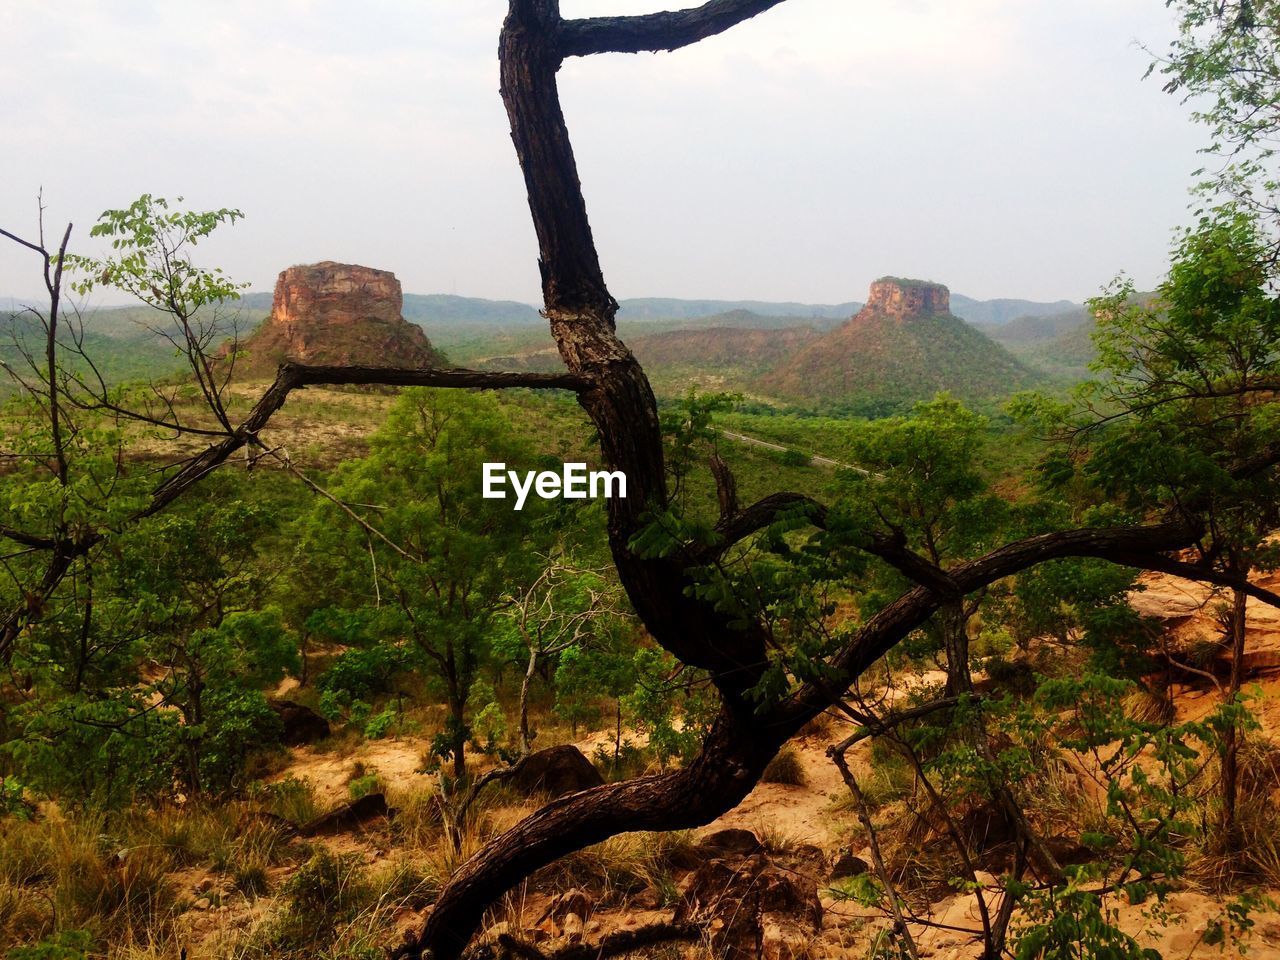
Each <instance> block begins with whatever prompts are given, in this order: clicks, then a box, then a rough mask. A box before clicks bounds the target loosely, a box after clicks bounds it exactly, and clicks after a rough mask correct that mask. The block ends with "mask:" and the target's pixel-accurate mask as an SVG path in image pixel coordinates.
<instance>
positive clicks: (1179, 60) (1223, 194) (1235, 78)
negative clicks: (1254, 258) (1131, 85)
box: [1148, 0, 1280, 244]
mask: <svg viewBox="0 0 1280 960" xmlns="http://www.w3.org/2000/svg"><path fill="white" fill-rule="evenodd" d="M1166 5H1167V6H1168V7H1169V8H1170V9H1172V10H1173V11H1174V13H1175V15H1176V17H1177V22H1178V28H1179V32H1178V36H1177V38H1176V39H1175V40H1174V41H1173V43H1172V44H1171V45H1170V50H1169V54H1168V56H1167V57H1163V58H1161V59H1159V60H1158V61H1157V63H1155V64H1153V66H1152V68H1151V70H1152V71H1154V70H1157V69H1158V70H1159V72H1160V73H1161V74H1162V75H1163V76H1165V77H1166V78H1167V81H1166V83H1165V90H1166V91H1167V92H1169V93H1173V94H1176V95H1178V96H1179V97H1181V98H1182V101H1183V102H1184V103H1191V104H1193V105H1194V108H1195V109H1194V111H1193V113H1192V116H1193V117H1194V118H1195V119H1196V120H1198V121H1199V122H1200V123H1202V124H1204V126H1205V127H1207V128H1208V132H1209V137H1210V141H1209V144H1208V146H1207V147H1206V148H1205V149H1204V151H1203V152H1204V153H1206V154H1208V155H1209V156H1210V157H1212V158H1213V161H1214V162H1216V163H1217V164H1218V166H1216V167H1215V168H1213V169H1210V170H1209V171H1208V173H1207V177H1206V179H1205V180H1204V181H1203V182H1202V183H1201V184H1200V185H1199V187H1200V192H1201V193H1202V194H1204V195H1206V196H1209V197H1218V198H1226V199H1229V200H1231V201H1234V202H1236V203H1238V204H1240V205H1241V206H1242V207H1244V208H1245V209H1248V210H1251V211H1253V212H1255V213H1257V214H1259V215H1260V216H1261V217H1263V218H1265V219H1266V221H1267V229H1268V230H1269V231H1270V234H1271V236H1272V243H1273V244H1274V243H1275V242H1277V241H1280V235H1277V232H1276V231H1277V228H1280V217H1278V215H1277V211H1276V207H1275V203H1274V199H1273V198H1274V197H1275V195H1276V191H1277V187H1278V186H1280V181H1277V179H1276V175H1275V165H1274V162H1273V161H1274V158H1275V156H1276V141H1277V137H1278V136H1280V65H1278V64H1280V4H1278V3H1277V2H1276V0H1166ZM1150 72H1151V71H1148V73H1150ZM1205 172H1206V171H1201V173H1202V174H1204V173H1205Z"/></svg>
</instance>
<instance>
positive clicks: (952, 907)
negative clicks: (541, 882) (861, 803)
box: [183, 576, 1280, 960]
mask: <svg viewBox="0 0 1280 960" xmlns="http://www.w3.org/2000/svg"><path fill="white" fill-rule="evenodd" d="M1260 582H1262V583H1263V584H1264V585H1266V586H1267V587H1268V588H1277V587H1280V577H1276V576H1267V577H1263V578H1260ZM1143 588H1144V589H1142V590H1141V591H1140V592H1139V593H1137V594H1136V595H1135V597H1134V601H1135V605H1137V606H1138V607H1139V609H1140V610H1141V612H1143V613H1145V614H1148V615H1150V616H1154V617H1157V618H1159V619H1160V620H1162V621H1163V622H1164V623H1165V625H1166V627H1167V628H1168V629H1169V631H1170V634H1171V637H1172V638H1173V639H1174V640H1175V641H1176V642H1177V643H1178V644H1179V645H1181V646H1186V645H1188V644H1191V643H1194V642H1196V641H1197V640H1203V639H1212V638H1213V637H1214V636H1215V635H1216V634H1215V631H1218V630H1219V629H1220V628H1219V627H1218V626H1217V622H1216V619H1215V617H1216V614H1215V605H1216V604H1217V603H1218V600H1219V598H1218V597H1217V596H1216V595H1215V594H1214V592H1213V591H1211V590H1208V589H1205V588H1203V587H1200V586H1198V585H1189V584H1187V583H1186V582H1185V581H1181V580H1177V579H1175V578H1172V577H1165V576H1149V577H1145V578H1144V579H1143ZM1249 613H1250V629H1249V634H1248V638H1247V645H1248V651H1249V653H1250V655H1251V659H1250V660H1247V661H1246V663H1247V664H1250V665H1252V666H1255V667H1258V671H1257V672H1256V674H1255V675H1254V676H1253V677H1252V686H1253V688H1254V690H1255V694H1256V699H1255V702H1254V707H1255V710H1256V711H1257V712H1258V714H1259V717H1260V720H1261V722H1262V726H1263V731H1262V732H1263V734H1264V735H1266V736H1268V737H1270V738H1272V739H1273V740H1274V739H1278V738H1280V667H1278V668H1276V669H1272V668H1270V667H1268V666H1266V664H1267V663H1268V661H1267V660H1266V658H1265V656H1264V655H1269V652H1270V651H1272V650H1275V651H1276V652H1277V655H1278V656H1280V611H1277V610H1275V609H1274V608H1269V607H1266V606H1265V605H1262V604H1258V605H1256V606H1255V605H1254V604H1253V603H1252V602H1251V604H1250V608H1249ZM1278 663H1280V661H1278ZM940 679H941V675H940V674H929V675H925V676H922V677H918V678H916V679H915V681H914V683H915V684H916V685H920V684H935V683H937V682H938V681H939V680H940ZM280 692H282V693H287V691H280ZM1175 692H1176V694H1177V702H1178V707H1179V715H1180V717H1182V718H1184V719H1185V718H1192V717H1197V716H1202V715H1204V714H1205V713H1207V712H1209V711H1210V710H1211V709H1213V707H1214V706H1215V705H1216V703H1217V701H1218V693H1217V691H1215V690H1214V689H1212V688H1207V689H1193V688H1191V687H1187V686H1183V687H1179V688H1178V689H1177V690H1176V691H1175ZM849 729H850V727H849V724H848V723H847V722H845V721H842V720H836V721H834V722H832V723H830V724H829V725H827V727H826V728H825V729H822V730H821V731H820V732H816V733H813V734H811V735H809V736H807V737H804V738H801V739H798V740H796V741H795V742H794V743H793V744H792V748H793V749H794V750H795V751H796V753H797V756H798V758H799V760H800V764H801V766H802V768H803V770H804V779H805V783H804V785H802V786H788V785H783V784H774V783H762V784H760V785H759V786H757V787H756V789H755V790H753V791H752V792H751V794H750V795H749V796H748V797H747V798H746V799H745V800H744V801H743V802H742V803H741V804H740V805H739V806H738V807H737V808H736V809H734V810H732V811H730V812H729V813H727V814H725V815H724V816H723V817H721V818H719V819H718V820H717V821H715V822H714V823H712V824H710V825H708V826H707V827H705V828H704V829H703V831H701V832H703V833H707V832H711V831H714V830H719V829H724V828H727V827H740V828H746V829H749V830H753V831H755V832H756V833H757V834H758V835H760V836H761V837H763V838H767V839H771V840H774V841H775V842H776V841H783V842H786V843H789V844H791V845H796V844H809V845H813V846H817V847H819V848H820V849H821V850H822V851H823V852H824V854H825V855H826V857H827V862H828V863H830V862H832V861H834V859H835V858H837V857H838V856H839V855H840V854H842V853H843V852H845V851H846V850H848V849H849V845H848V840H847V838H848V837H849V836H850V835H851V834H853V835H856V833H857V829H856V823H855V818H854V816H853V814H852V813H850V812H847V811H845V812H840V811H839V809H838V808H837V807H836V805H835V801H837V800H840V799H841V798H843V797H844V795H845V790H846V788H845V786H844V784H843V782H842V780H841V779H840V776H839V773H838V771H837V770H836V768H835V766H834V765H833V764H832V763H831V761H830V759H829V758H828V757H827V754H826V751H827V749H828V747H829V746H830V745H831V744H833V743H836V742H838V741H839V740H841V739H843V738H844V737H845V736H847V734H848V732H849ZM628 737H629V739H631V740H632V741H633V742H643V739H644V738H643V737H642V736H638V735H637V734H635V733H634V732H632V733H629V734H628ZM606 741H607V742H612V734H611V732H609V731H605V732H600V733H595V734H592V735H590V736H587V737H584V738H583V739H582V740H581V742H580V743H579V744H578V745H579V747H580V748H581V749H582V750H583V752H584V753H586V754H587V755H588V756H590V755H591V754H592V753H593V752H594V751H595V749H596V747H598V746H600V745H601V744H603V743H605V742H606ZM428 744H429V738H427V737H404V738H391V739H385V740H378V741H370V742H362V743H360V744H359V745H358V746H357V747H356V748H355V749H354V750H353V751H352V752H351V753H349V754H345V755H340V754H337V753H331V752H326V751H324V750H316V749H315V748H310V747H308V748H302V749H299V750H297V751H296V752H295V754H294V756H293V759H292V762H291V763H290V765H289V766H288V767H287V768H286V769H285V770H283V771H281V772H280V774H278V776H279V777H280V778H283V777H289V776H292V777H297V778H300V779H306V780H309V781H310V782H311V783H312V784H313V785H314V786H315V788H316V793H317V798H318V800H319V802H320V804H321V805H322V806H336V805H338V804H339V803H342V802H345V801H346V800H347V798H348V796H349V791H348V786H347V785H348V783H349V781H350V780H351V778H352V776H353V774H354V773H355V772H356V771H357V770H359V771H362V772H363V773H366V774H367V773H377V774H378V775H379V776H380V777H381V778H382V780H383V781H384V782H385V783H386V784H388V785H389V786H390V787H392V788H394V789H398V790H404V789H412V788H414V787H426V786H429V785H430V784H431V783H432V780H433V778H432V777H430V776H428V775H427V774H424V773H422V772H421V768H422V765H423V758H424V756H425V754H426V752H427V749H428ZM850 756H851V758H852V759H853V761H854V763H855V769H856V768H857V767H861V768H862V769H863V770H866V755H865V752H862V753H859V752H856V751H855V752H852V753H851V754H850ZM530 809H531V807H530V806H529V805H527V804H526V805H522V806H516V807H512V808H511V809H509V810H505V809H504V810H500V811H495V813H494V814H493V815H492V818H491V819H492V823H493V825H494V826H495V827H499V828H505V827H507V826H510V825H514V823H515V822H517V821H518V820H519V818H520V817H522V816H523V815H525V814H527V813H528V812H529V810H530ZM333 842H334V843H335V844H337V845H338V846H339V847H340V848H341V849H343V851H344V852H357V853H362V854H363V855H364V856H365V857H366V860H367V861H368V862H370V863H378V862H379V861H381V860H383V859H384V858H386V857H389V856H392V855H394V851H392V850H390V849H389V848H388V846H387V845H386V844H385V842H383V843H382V844H381V845H379V843H377V842H376V841H375V840H374V838H373V837H359V836H351V837H341V838H336V839H335V840H334V841H333ZM858 845H859V846H860V845H861V844H860V842H859V844H858ZM853 852H855V853H865V852H864V851H862V850H857V851H853ZM818 880H819V886H820V889H823V888H824V885H825V880H826V878H825V876H822V877H819V878H818ZM183 882H184V883H186V884H188V885H190V886H191V887H192V890H193V891H198V890H199V889H200V885H201V883H205V882H207V879H202V878H201V877H198V876H194V875H193V876H192V877H190V878H183ZM1275 895H1276V894H1273V896H1275ZM822 899H823V905H824V909H825V920H824V926H823V931H822V934H821V941H820V943H819V944H817V945H815V947H814V949H815V950H816V951H817V952H816V953H813V954H812V956H814V957H818V956H821V957H824V958H828V957H829V958H846V957H847V958H850V960H852V958H854V957H859V958H861V957H865V956H866V950H867V945H868V942H869V939H868V938H869V935H870V932H871V931H874V930H876V929H879V928H880V927H882V926H883V923H884V920H883V918H882V917H880V916H879V915H878V914H876V913H874V912H872V911H869V910H866V909H863V908H860V907H858V906H857V905H856V904H853V903H851V902H849V901H847V900H840V899H837V898H835V897H833V896H831V895H830V894H829V893H825V894H823V897H822ZM545 901H546V898H545V897H536V896H530V897H529V898H528V899H527V901H522V902H520V903H519V904H515V905H514V910H515V912H514V914H513V917H512V921H511V922H512V925H513V926H514V927H515V928H517V929H518V928H520V926H521V925H526V924H527V925H534V924H536V923H537V922H538V919H539V917H540V915H541V913H542V911H543V910H544V909H545V906H546V903H545ZM262 910H263V907H262V905H261V902H259V903H258V904H256V905H253V906H252V907H247V908H241V909H234V908H230V907H228V908H221V907H217V906H215V907H212V908H211V909H208V910H206V911H204V912H203V913H201V914H200V915H199V916H197V917H195V918H194V920H193V921H192V922H193V923H195V924H196V929H198V930H199V932H200V933H201V934H203V936H201V937H200V939H206V938H209V939H206V942H208V943H212V942H213V941H214V940H216V939H218V938H219V937H225V936H229V935H231V934H233V933H234V932H235V931H237V930H243V929H245V928H246V927H247V926H248V925H250V924H252V923H254V922H256V920H257V918H258V917H259V916H260V915H261V911H262ZM1222 910H1223V904H1222V902H1221V901H1220V900H1218V899H1215V898H1213V897H1210V896H1207V895H1205V894H1203V893H1199V892H1195V891H1193V890H1187V891H1184V892H1180V893H1177V894H1175V895H1174V896H1173V897H1172V898H1171V899H1170V900H1169V901H1168V911H1167V913H1168V916H1167V918H1162V919H1160V920H1152V919H1151V918H1149V917H1147V916H1145V915H1144V913H1143V909H1142V908H1141V907H1125V908H1123V909H1122V910H1121V918H1122V925H1123V926H1124V928H1125V929H1126V931H1128V932H1129V933H1131V934H1133V935H1134V936H1137V937H1138V938H1139V940H1140V942H1141V943H1142V944H1143V945H1144V946H1151V947H1155V948H1156V949H1159V950H1160V951H1161V952H1162V953H1163V955H1164V956H1165V957H1166V958H1167V960H1175V958H1191V957H1196V958H1198V957H1220V956H1228V955H1233V954H1234V951H1233V950H1228V951H1227V952H1226V953H1224V952H1223V951H1222V949H1221V948H1220V947H1217V946H1209V945H1206V944H1205V943H1203V940H1202V937H1203V934H1204V931H1205V930H1206V929H1207V927H1208V925H1209V924H1210V923H1211V922H1212V921H1214V920H1216V919H1217V918H1219V917H1220V916H1221V915H1222ZM666 917H667V914H666V913H660V912H655V911H652V910H647V909H643V908H642V905H640V904H632V905H630V906H629V907H626V908H619V909H610V910H604V911H600V912H598V913H597V914H596V915H595V922H596V923H599V924H600V925H601V926H599V927H596V926H595V923H593V925H592V926H593V932H600V931H607V930H610V929H614V928H625V927H631V926H637V925H642V924H644V923H648V922H652V921H654V920H658V919H666ZM415 919H416V918H415V917H413V916H407V917H405V918H404V922H405V924H409V923H412V922H413V921H414V920H415ZM932 919H933V920H935V921H937V922H940V923H942V924H944V925H947V926H953V927H968V928H974V927H976V926H977V925H978V912H977V907H976V899H975V897H974V896H973V895H971V894H966V895H955V896H951V897H948V898H945V899H943V900H941V901H939V902H937V903H935V904H934V905H933V912H932ZM1255 919H1256V921H1257V922H1256V926H1255V928H1254V931H1253V934H1252V938H1251V940H1250V949H1249V956H1251V957H1255V958H1264V960H1266V958H1280V916H1277V915H1276V914H1274V913H1269V912H1263V913H1260V914H1257V915H1256V917H1255ZM912 930H913V935H914V936H915V938H916V941H917V944H918V946H919V948H920V954H921V956H922V957H927V958H933V960H968V958H973V957H976V956H977V953H976V950H975V948H974V945H973V942H972V939H971V938H969V937H968V936H966V935H965V934H963V933H959V932H956V931H954V930H947V929H938V928H926V927H924V926H920V925H913V927H912ZM193 932H196V931H195V930H193Z"/></svg>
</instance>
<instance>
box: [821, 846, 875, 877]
mask: <svg viewBox="0 0 1280 960" xmlns="http://www.w3.org/2000/svg"><path fill="white" fill-rule="evenodd" d="M870 869H871V868H870V867H869V866H868V865H867V862H866V861H865V860H863V859H862V858H861V857H857V856H854V855H853V854H852V853H849V852H845V853H844V854H843V855H842V856H841V857H840V859H839V860H837V861H836V863H835V866H833V867H832V868H831V878H830V881H831V883H835V882H836V881H837V880H847V879H849V878H850V877H858V876H861V875H862V874H864V873H866V872H867V871H869V870H870Z"/></svg>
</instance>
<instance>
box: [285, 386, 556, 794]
mask: <svg viewBox="0 0 1280 960" xmlns="http://www.w3.org/2000/svg"><path fill="white" fill-rule="evenodd" d="M371 446H372V449H371V451H370V454H369V456H368V457H366V458H364V459H363V460H360V461H357V462H355V463H353V464H351V465H349V466H348V467H347V468H346V469H343V470H340V471H339V473H338V476H337V477H336V478H335V482H334V483H333V484H332V488H331V493H332V495H333V496H334V497H335V498H336V499H337V500H338V501H340V502H342V503H354V504H360V505H362V506H360V507H356V508H351V507H343V508H342V509H341V510H340V509H339V508H338V507H336V506H335V504H334V503H333V502H332V501H330V500H323V501H321V502H319V503H318V504H317V509H316V512H315V514H314V515H313V516H312V517H311V518H310V520H309V533H308V535H307V539H306V541H305V542H304V544H303V547H302V550H301V551H300V553H301V559H302V562H303V564H304V565H308V564H312V565H313V564H316V563H319V564H321V565H322V566H323V568H324V569H326V570H327V571H328V573H329V582H330V583H332V584H334V585H336V586H338V587H339V588H340V589H341V590H342V592H343V595H344V599H345V602H346V606H347V607H348V609H349V610H352V611H353V612H356V613H357V614H359V615H360V617H361V618H362V619H363V620H364V621H365V622H366V623H369V624H371V625H372V626H373V629H374V631H375V632H376V633H377V634H379V635H380V636H382V637H383V638H384V642H394V638H399V637H404V638H407V640H408V644H407V648H406V649H405V651H404V654H405V660H406V662H408V663H411V664H413V665H415V666H417V667H418V668H419V669H420V670H422V671H423V672H425V673H426V675H427V676H429V677H431V678H432V679H433V680H434V681H435V682H437V683H439V684H440V685H441V688H442V692H443V695H444V700H445V703H446V704H447V706H448V709H449V723H448V726H447V728H446V729H445V730H444V731H443V732H442V733H441V735H440V737H439V738H438V743H437V753H438V754H439V755H440V756H442V757H450V758H452V764H453V775H454V777H456V778H462V777H463V776H464V775H465V773H466V756H465V752H466V744H467V740H468V738H469V736H470V725H469V710H468V704H469V703H470V702H471V700H472V692H473V689H474V688H475V685H476V680H477V678H478V676H479V674H480V671H481V669H482V668H483V667H484V666H485V664H486V663H487V662H488V661H489V658H490V647H491V644H492V642H493V639H494V633H495V631H496V630H497V629H498V626H499V625H498V623H497V619H498V617H499V616H500V615H502V614H503V612H504V610H505V609H507V608H508V607H509V606H510V599H509V598H510V596H511V594H512V593H516V594H517V595H524V594H525V593H526V592H528V591H530V590H532V589H533V588H534V584H535V582H536V581H537V579H538V576H539V574H540V572H541V569H540V567H541V564H540V557H541V554H543V553H545V552H546V551H547V550H548V549H549V547H550V545H551V543H552V540H553V538H554V534H555V532H554V530H553V529H551V527H550V524H549V522H548V518H547V516H546V511H545V510H543V509H541V508H540V503H541V502H540V501H533V500H531V501H529V502H527V503H526V504H525V506H524V509H523V510H521V511H520V512H518V513H517V512H516V511H514V510H512V509H511V505H510V502H509V501H503V500H486V499H484V498H483V496H482V486H481V483H480V477H481V474H482V470H481V467H482V465H483V463H485V462H506V463H508V464H512V465H518V464H528V465H532V463H533V461H534V455H533V451H532V449H531V448H530V447H529V445H528V444H527V443H525V442H523V441H522V440H521V439H520V438H518V437H516V436H515V435H514V430H513V428H512V425H511V422H510V420H509V419H508V418H507V417H506V415H505V414H504V413H503V411H502V409H501V407H500V406H499V405H498V404H497V403H496V402H494V401H493V400H492V398H489V397H484V396H474V395H469V394H462V393H457V392H452V391H441V390H421V389H418V390H408V391H406V392H405V393H404V394H403V395H402V396H401V397H400V399H399V400H398V401H397V402H396V405H395V407H394V408H393V410H392V411H391V414H390V415H389V416H388V418H387V422H386V424H385V425H384V426H383V427H382V428H381V429H380V430H379V431H378V433H377V434H375V435H374V437H373V438H372V440H371ZM356 510H360V511H363V513H361V514H360V515H359V516H357V515H356V513H355V511H356ZM353 518H355V519H358V520H360V522H359V523H353V522H351V521H352V519H353Z"/></svg>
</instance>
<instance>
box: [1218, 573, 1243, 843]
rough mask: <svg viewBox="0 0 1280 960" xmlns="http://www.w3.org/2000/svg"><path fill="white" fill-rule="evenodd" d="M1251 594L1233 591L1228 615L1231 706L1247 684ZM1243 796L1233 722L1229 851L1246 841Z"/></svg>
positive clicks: (1226, 792) (1226, 795)
mask: <svg viewBox="0 0 1280 960" xmlns="http://www.w3.org/2000/svg"><path fill="white" fill-rule="evenodd" d="M1248 601H1249V597H1248V594H1246V593H1245V592H1244V591H1243V590H1233V591H1232V592H1231V611H1230V613H1229V614H1228V616H1227V637H1226V639H1227V641H1228V642H1229V643H1230V644H1231V677H1230V679H1229V680H1228V682H1227V689H1226V691H1225V693H1224V696H1225V698H1226V700H1227V702H1228V703H1231V702H1233V701H1234V700H1235V699H1236V698H1237V697H1238V696H1239V695H1240V688H1241V687H1242V686H1243V685H1244V638H1245V626H1246V624H1247V613H1246V605H1247V603H1248ZM1239 794H1240V724H1239V723H1238V722H1236V721H1234V720H1233V721H1232V723H1231V725H1230V726H1229V727H1228V728H1227V730H1226V732H1225V733H1224V734H1223V742H1222V819H1221V824H1220V827H1221V830H1220V832H1221V844H1222V849H1223V851H1225V852H1235V851H1238V850H1239V849H1240V844H1241V840H1242V838H1241V837H1240V828H1239V823H1238V818H1237V806H1238V801H1239Z"/></svg>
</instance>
